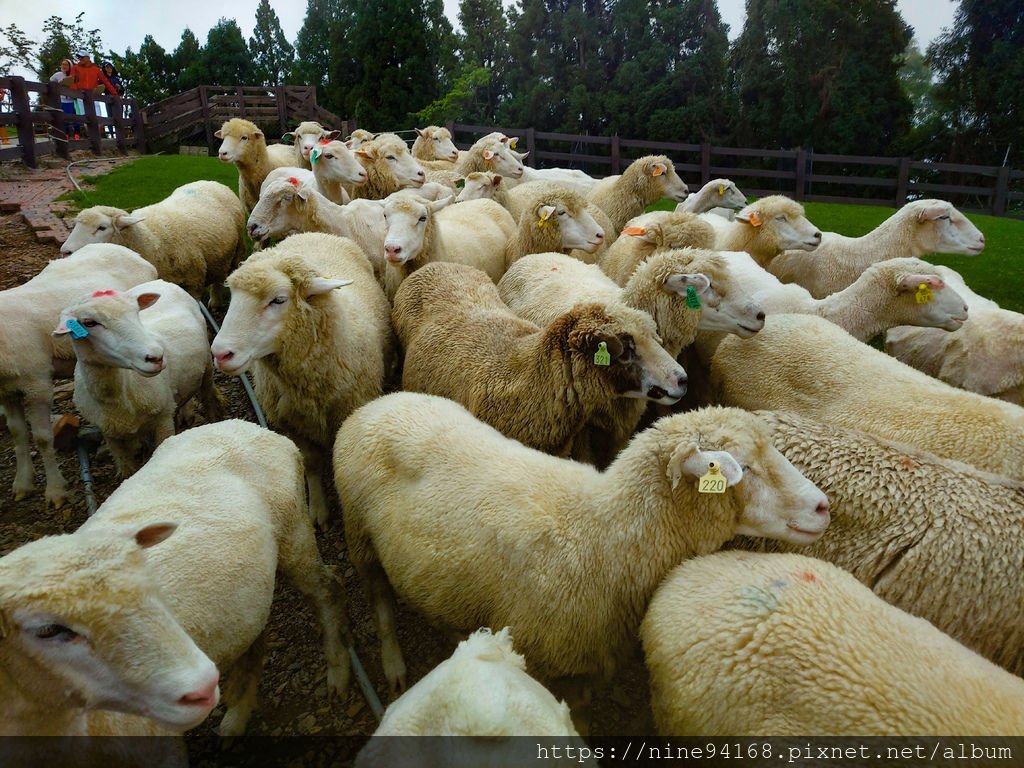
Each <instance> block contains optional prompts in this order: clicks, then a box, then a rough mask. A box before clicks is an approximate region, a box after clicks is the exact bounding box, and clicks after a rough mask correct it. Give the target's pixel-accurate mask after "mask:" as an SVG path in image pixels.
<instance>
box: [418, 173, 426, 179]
mask: <svg viewBox="0 0 1024 768" xmlns="http://www.w3.org/2000/svg"><path fill="white" fill-rule="evenodd" d="M416 178H417V179H425V178H427V174H426V173H424V172H423V171H419V172H417V174H416Z"/></svg>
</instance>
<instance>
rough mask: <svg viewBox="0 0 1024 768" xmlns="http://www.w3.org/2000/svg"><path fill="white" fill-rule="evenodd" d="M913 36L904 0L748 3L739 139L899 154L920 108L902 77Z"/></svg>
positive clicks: (739, 58)
mask: <svg viewBox="0 0 1024 768" xmlns="http://www.w3.org/2000/svg"><path fill="white" fill-rule="evenodd" d="M910 37H911V30H910V28H909V27H908V26H907V25H906V23H905V22H904V21H903V19H902V18H901V17H900V15H899V14H898V13H897V12H896V8H895V0H747V23H746V25H745V27H744V29H743V33H742V34H741V35H740V38H739V39H738V40H737V43H736V45H735V47H734V49H733V56H732V66H733V69H734V73H733V74H734V84H735V88H736V95H737V97H738V100H739V116H738V118H737V119H736V120H735V123H736V125H737V128H738V130H737V137H736V138H735V139H734V140H736V141H739V142H743V143H756V144H760V145H762V146H769V147H774V146H780V145H781V146H788V147H793V146H798V145H801V146H805V147H814V148H816V149H818V150H819V151H825V152H836V153H847V154H858V155H876V154H884V153H886V152H891V151H893V148H894V147H896V146H897V145H898V144H899V143H900V142H901V141H902V140H903V138H904V137H905V136H906V133H907V130H908V128H909V122H910V115H911V111H912V106H911V104H910V100H909V99H908V98H907V96H906V94H905V93H904V91H903V89H902V87H901V86H900V82H899V79H898V76H897V72H898V69H899V66H900V63H901V62H902V58H903V52H904V50H905V49H906V47H907V44H908V43H909V42H910Z"/></svg>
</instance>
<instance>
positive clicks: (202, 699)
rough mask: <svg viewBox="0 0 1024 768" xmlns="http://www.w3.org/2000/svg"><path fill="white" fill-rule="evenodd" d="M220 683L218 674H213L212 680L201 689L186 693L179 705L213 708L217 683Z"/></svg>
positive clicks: (215, 702) (215, 701)
mask: <svg viewBox="0 0 1024 768" xmlns="http://www.w3.org/2000/svg"><path fill="white" fill-rule="evenodd" d="M218 682H220V674H214V676H213V679H211V680H210V682H209V683H207V684H206V685H204V686H203V687H202V688H200V689H198V690H195V691H192V692H191V693H186V694H185V695H184V696H182V697H181V698H180V699H178V703H179V704H187V705H192V706H197V707H211V708H212V707H214V706H216V705H217V683H218Z"/></svg>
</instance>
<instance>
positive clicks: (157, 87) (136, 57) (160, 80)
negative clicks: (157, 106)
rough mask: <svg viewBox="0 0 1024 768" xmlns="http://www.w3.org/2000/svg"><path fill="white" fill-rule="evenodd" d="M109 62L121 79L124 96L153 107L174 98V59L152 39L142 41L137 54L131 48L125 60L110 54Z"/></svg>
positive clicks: (146, 38)
mask: <svg viewBox="0 0 1024 768" xmlns="http://www.w3.org/2000/svg"><path fill="white" fill-rule="evenodd" d="M110 60H111V61H112V62H113V63H114V66H115V67H116V68H117V71H118V74H120V75H121V80H122V82H123V83H124V88H125V93H126V94H127V95H129V96H134V97H135V98H136V99H138V100H139V102H140V103H142V104H152V103H154V102H157V101H160V100H161V99H166V98H167V97H168V96H171V95H173V92H174V90H175V88H174V87H175V80H176V78H175V76H174V72H173V71H172V67H171V61H172V57H171V56H168V55H167V52H166V51H165V50H164V49H163V48H162V47H161V46H160V44H159V43H157V42H156V40H154V39H153V36H152V35H146V37H145V38H143V40H142V45H141V46H139V52H138V53H135V52H134V51H132V49H131V48H128V49H127V50H126V51H125V52H124V55H123V56H121V55H118V54H117V53H115V52H114V51H111V52H110Z"/></svg>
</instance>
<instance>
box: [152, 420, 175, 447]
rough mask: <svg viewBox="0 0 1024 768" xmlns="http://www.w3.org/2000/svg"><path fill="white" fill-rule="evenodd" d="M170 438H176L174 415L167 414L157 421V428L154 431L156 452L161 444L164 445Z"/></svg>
mask: <svg viewBox="0 0 1024 768" xmlns="http://www.w3.org/2000/svg"><path fill="white" fill-rule="evenodd" d="M168 437H174V414H173V413H166V414H164V415H163V416H161V417H160V418H159V419H158V420H157V422H156V427H155V429H154V430H153V448H154V450H155V449H156V448H157V447H158V446H159V445H160V443H162V442H163V441H164V440H166V439H167V438H168Z"/></svg>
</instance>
